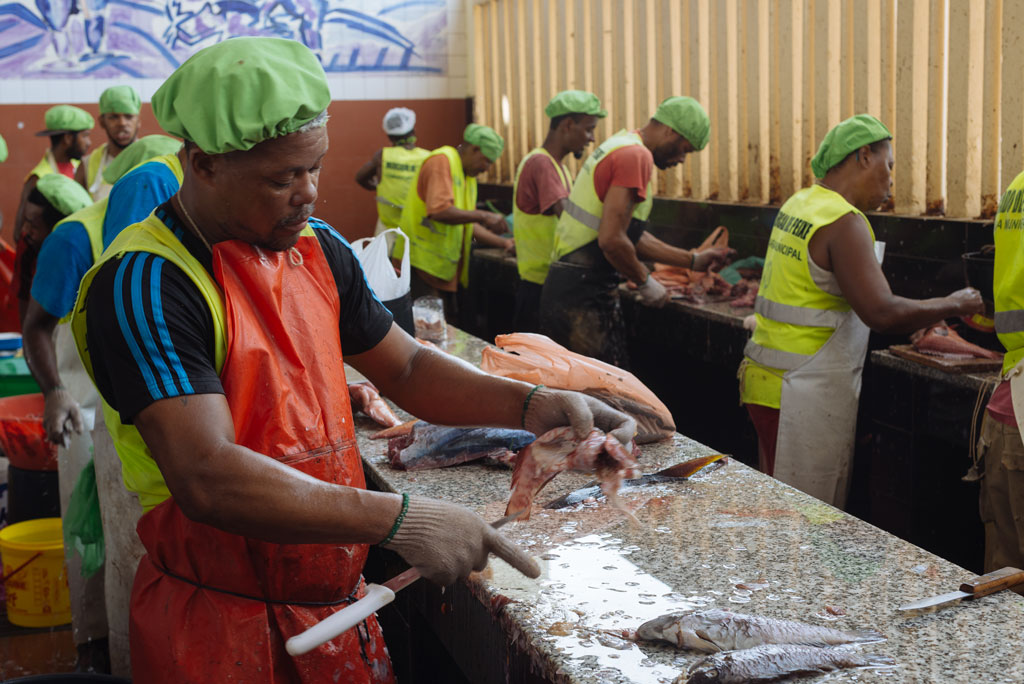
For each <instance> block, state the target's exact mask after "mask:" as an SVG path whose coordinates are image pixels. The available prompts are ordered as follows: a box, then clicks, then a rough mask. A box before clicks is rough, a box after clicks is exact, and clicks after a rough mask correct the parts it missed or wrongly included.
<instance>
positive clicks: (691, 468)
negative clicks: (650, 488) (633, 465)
mask: <svg viewBox="0 0 1024 684" xmlns="http://www.w3.org/2000/svg"><path fill="white" fill-rule="evenodd" d="M726 456H728V454H711V455H709V456H699V457H697V458H691V459H690V460H688V461H683V462H682V463H677V464H675V465H674V466H670V467H668V468H664V469H663V470H659V471H658V472H656V473H648V474H646V475H641V476H640V477H637V478H633V479H630V480H623V482H622V486H623V487H642V486H643V485H648V484H657V483H659V482H673V481H677V480H686V479H689V478H690V477H691V476H692V475H694V474H695V473H697V472H698V471H700V470H703V469H704V468H707V467H708V466H709V465H711V464H712V463H715V462H716V461H718V462H719V465H718V466H716V467H721V466H722V465H724V464H725V461H721V460H720V459H722V458H725V457H726ZM600 495H601V483H600V481H598V480H593V481H591V482H588V483H587V484H585V485H583V486H582V487H580V488H579V489H574V490H573V491H571V492H569V493H568V494H563V495H562V496H560V497H558V498H557V499H552V500H551V501H548V502H547V503H546V504H544V508H546V509H547V510H558V509H560V508H566V507H568V506H575V505H576V504H578V503H580V502H581V501H586V500H587V499H589V498H596V497H598V496H600Z"/></svg>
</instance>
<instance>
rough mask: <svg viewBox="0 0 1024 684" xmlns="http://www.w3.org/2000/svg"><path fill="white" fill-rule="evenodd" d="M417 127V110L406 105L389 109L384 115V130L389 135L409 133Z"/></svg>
mask: <svg viewBox="0 0 1024 684" xmlns="http://www.w3.org/2000/svg"><path fill="white" fill-rule="evenodd" d="M414 128H416V112H414V111H412V110H411V109H406V108H405V107H395V108H394V109H389V110H388V113H387V114H385V115H384V132H385V133H387V134H388V135H407V134H409V133H412V130H413V129H414Z"/></svg>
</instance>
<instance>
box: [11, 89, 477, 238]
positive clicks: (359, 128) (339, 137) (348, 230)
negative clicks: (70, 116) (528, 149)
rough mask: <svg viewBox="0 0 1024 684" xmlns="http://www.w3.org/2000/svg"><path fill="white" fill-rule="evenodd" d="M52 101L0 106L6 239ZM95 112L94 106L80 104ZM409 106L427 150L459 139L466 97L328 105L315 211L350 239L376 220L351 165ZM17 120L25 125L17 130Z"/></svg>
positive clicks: (42, 143)
mask: <svg viewBox="0 0 1024 684" xmlns="http://www.w3.org/2000/svg"><path fill="white" fill-rule="evenodd" d="M50 106H51V105H0V135H3V137H4V139H5V140H6V141H7V146H8V148H9V151H10V156H9V157H8V159H7V161H6V162H5V163H3V164H0V212H2V213H3V228H2V230H0V236H2V237H3V238H4V239H6V240H8V241H10V237H11V233H12V231H13V230H14V226H13V223H14V215H15V213H16V212H17V210H18V198H19V197H20V196H21V188H22V185H23V184H24V181H25V175H26V174H27V173H28V172H29V171H30V170H31V169H32V167H34V166H35V165H36V163H37V162H38V161H39V159H40V158H41V157H42V155H43V153H44V152H45V151H46V148H47V147H48V146H49V144H50V142H49V139H47V138H37V137H35V135H34V133H35V132H36V131H38V130H41V129H42V128H43V115H44V113H45V112H46V110H47V109H49V108H50ZM80 106H82V108H83V109H85V110H87V111H89V112H90V113H91V114H92V115H93V116H98V114H99V111H98V107H97V106H96V105H80ZM399 106H401V107H409V108H410V109H413V110H415V112H416V135H417V137H418V138H419V141H418V144H419V145H420V146H421V147H426V148H427V149H433V148H436V147H440V146H442V145H450V144H455V143H457V142H458V141H459V140H461V139H462V130H463V128H465V126H466V124H467V123H468V120H467V118H466V112H467V110H468V108H467V105H466V100H464V99H447V100H402V101H390V100H336V101H334V102H332V103H331V107H330V109H329V110H328V111H329V113H330V115H331V118H330V120H329V121H328V122H327V129H328V132H329V134H330V140H331V147H330V151H329V152H328V153H327V159H326V161H325V163H324V170H323V173H322V174H321V177H320V198H319V199H318V200H317V212H316V216H317V217H319V218H321V219H323V220H325V221H327V222H328V223H330V224H331V225H333V226H334V227H335V228H337V229H338V231H339V232H340V233H341V234H342V235H344V236H345V237H346V238H348V239H349V240H355V239H357V238H360V237H365V236H367V235H372V234H373V227H374V225H375V224H376V222H377V208H376V203H375V201H374V194H373V193H372V192H368V191H366V190H364V189H363V188H361V187H359V186H358V185H357V184H356V182H355V180H354V178H355V174H356V170H357V169H359V167H360V166H362V165H363V163H364V162H366V161H367V160H368V159H369V158H370V157H371V156H373V154H374V152H376V151H377V149H378V148H380V147H381V146H383V145H386V144H388V139H387V136H385V135H384V132H383V131H382V130H381V120H382V119H383V118H384V113H385V112H386V111H387V110H388V109H390V108H391V107H399ZM19 122H21V123H23V124H24V127H23V128H21V129H19V128H18V124H19ZM160 132H161V131H160V129H159V127H158V126H157V124H156V121H155V120H154V119H153V112H152V109H150V106H149V105H148V104H145V105H143V107H142V134H143V135H148V134H150V133H160ZM106 137H107V136H106V134H105V133H104V132H103V129H102V128H100V127H99V126H98V125H97V127H96V128H94V129H93V134H92V141H93V144H94V145H99V144H100V143H102V142H104V141H105V140H106Z"/></svg>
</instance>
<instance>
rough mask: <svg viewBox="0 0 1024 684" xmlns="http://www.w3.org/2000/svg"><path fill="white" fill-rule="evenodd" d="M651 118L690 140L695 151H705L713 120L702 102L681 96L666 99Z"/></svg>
mask: <svg viewBox="0 0 1024 684" xmlns="http://www.w3.org/2000/svg"><path fill="white" fill-rule="evenodd" d="M651 118H653V119H654V120H655V121H659V122H661V123H663V124H665V125H666V126H668V127H669V128H671V129H672V130H673V131H675V132H676V133H678V134H679V135H681V136H683V137H684V138H686V139H687V140H689V141H690V144H691V145H693V149H695V150H703V149H704V148H705V147H707V144H708V140H709V139H710V138H711V119H709V118H708V113H707V112H705V111H704V108H703V107H701V106H700V102H697V101H696V100H694V99H693V98H692V97H686V96H685V95H680V96H677V97H670V98H668V99H666V100H665V101H664V102H662V103H661V104H660V105H658V110H657V111H656V112H654V116H653V117H651Z"/></svg>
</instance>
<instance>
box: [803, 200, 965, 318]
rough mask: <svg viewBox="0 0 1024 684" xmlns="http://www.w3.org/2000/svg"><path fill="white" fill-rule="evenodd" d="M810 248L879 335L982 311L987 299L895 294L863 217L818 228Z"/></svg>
mask: <svg viewBox="0 0 1024 684" xmlns="http://www.w3.org/2000/svg"><path fill="white" fill-rule="evenodd" d="M809 250H810V257H811V258H812V259H813V260H814V262H815V263H816V264H818V265H819V266H821V267H822V268H824V269H826V270H831V271H832V272H833V273H835V276H836V281H837V282H838V284H839V289H840V291H841V292H842V294H843V297H845V298H846V300H847V301H848V302H849V303H850V306H851V307H852V308H853V310H854V311H855V312H857V315H858V316H860V319H861V320H862V321H864V323H865V324H866V325H867V326H868V327H869V328H871V329H872V330H874V331H876V332H880V333H889V334H900V333H909V332H913V331H914V330H918V329H920V328H923V327H926V326H928V325H931V324H932V323H936V322H938V321H941V320H942V319H944V318H946V317H948V316H959V315H967V314H972V313H977V312H980V311H981V310H982V304H981V299H980V297H979V296H978V295H977V292H974V291H973V290H972V291H970V292H965V291H963V290H960V291H958V292H954V293H953V294H952V295H950V296H948V297H933V298H931V299H907V298H906V297H899V296H897V295H894V294H893V292H892V289H891V288H890V287H889V281H888V280H886V278H885V275H884V274H883V273H882V267H881V265H880V264H879V263H878V259H877V258H875V252H874V245H873V244H872V241H871V235H870V233H869V232H868V226H867V223H866V222H865V221H864V219H863V218H862V217H861V216H859V215H857V214H854V213H849V214H846V215H845V216H843V217H842V218H840V219H839V220H837V221H835V222H834V223H832V224H830V225H828V226H824V227H823V228H820V229H818V231H817V232H816V233H815V234H814V236H813V237H812V238H811V241H810V245H809Z"/></svg>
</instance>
